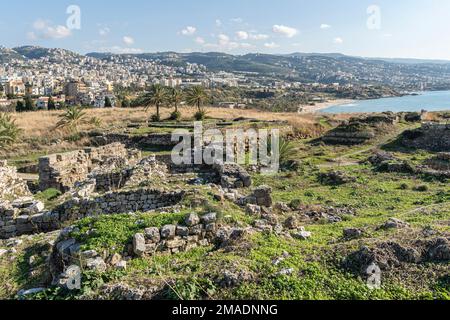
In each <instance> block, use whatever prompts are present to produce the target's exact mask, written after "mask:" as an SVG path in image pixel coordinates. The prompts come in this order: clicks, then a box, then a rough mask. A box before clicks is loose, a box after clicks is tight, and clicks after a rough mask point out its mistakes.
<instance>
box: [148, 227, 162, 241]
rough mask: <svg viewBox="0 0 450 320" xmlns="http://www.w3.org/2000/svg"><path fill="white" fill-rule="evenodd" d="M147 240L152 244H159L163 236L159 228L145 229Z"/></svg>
mask: <svg viewBox="0 0 450 320" xmlns="http://www.w3.org/2000/svg"><path fill="white" fill-rule="evenodd" d="M144 232H145V238H146V239H148V240H150V241H151V242H159V241H160V240H161V234H160V232H159V229H158V228H155V227H153V228H147V229H145V231H144Z"/></svg>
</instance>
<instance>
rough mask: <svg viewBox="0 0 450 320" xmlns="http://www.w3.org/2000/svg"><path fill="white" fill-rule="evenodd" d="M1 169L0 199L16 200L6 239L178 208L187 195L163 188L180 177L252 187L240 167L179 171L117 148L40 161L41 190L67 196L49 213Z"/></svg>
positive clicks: (1, 206) (2, 232)
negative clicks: (77, 223)
mask: <svg viewBox="0 0 450 320" xmlns="http://www.w3.org/2000/svg"><path fill="white" fill-rule="evenodd" d="M1 164H2V166H1V167H0V185H4V188H2V197H1V198H0V200H1V199H3V198H7V197H8V196H9V197H10V199H5V201H2V202H0V238H11V237H15V236H20V235H23V234H32V233H40V232H49V231H53V230H56V229H59V228H61V226H62V225H63V224H64V223H65V222H68V221H74V220H78V219H82V218H85V217H90V216H98V215H102V214H121V213H127V212H138V211H141V212H148V211H154V210H159V209H163V208H168V207H173V206H175V205H177V204H178V203H180V202H181V201H182V200H183V198H184V195H185V192H184V191H183V190H172V191H167V190H162V189H160V188H159V187H160V186H161V185H164V184H165V181H166V180H167V179H168V178H169V177H171V175H172V174H175V175H177V174H179V173H180V172H181V173H183V174H184V173H191V172H192V173H204V174H207V175H208V177H209V180H207V181H206V180H205V181H204V183H206V182H212V183H215V184H217V185H218V186H219V187H220V188H224V189H222V190H226V192H232V190H233V189H237V188H244V187H250V186H251V184H252V181H251V178H250V175H249V174H248V173H247V172H246V171H245V170H244V169H243V168H242V167H240V166H238V165H232V164H221V163H217V164H215V165H213V166H208V165H202V166H196V165H181V166H175V165H173V164H171V161H170V158H168V157H164V156H163V157H155V156H149V157H146V158H143V159H141V153H140V152H139V151H137V150H133V149H131V150H130V149H127V148H126V147H125V146H124V145H123V144H120V143H113V144H111V145H106V146H102V147H98V148H87V149H84V150H80V151H74V152H68V153H64V154H56V155H50V156H47V157H42V158H40V159H39V177H40V188H41V190H42V191H45V190H47V189H48V188H55V189H58V190H60V191H61V192H63V193H64V195H63V196H61V198H60V199H61V201H63V202H62V203H59V204H58V205H56V207H54V208H53V209H52V210H51V211H48V210H47V211H46V210H45V206H44V204H43V203H42V202H40V201H37V200H34V199H33V197H31V193H30V192H29V190H28V188H27V186H26V183H25V182H23V181H22V180H20V179H18V177H17V173H16V171H15V168H11V167H7V166H6V163H5V162H2V163H1ZM155 186H158V188H155ZM25 196H26V197H25ZM12 200H14V201H12ZM265 205H268V204H267V201H266V202H265Z"/></svg>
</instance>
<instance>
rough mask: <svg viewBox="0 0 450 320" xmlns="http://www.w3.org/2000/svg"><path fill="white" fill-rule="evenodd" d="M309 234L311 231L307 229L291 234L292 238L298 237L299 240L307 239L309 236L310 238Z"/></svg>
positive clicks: (310, 234)
mask: <svg viewBox="0 0 450 320" xmlns="http://www.w3.org/2000/svg"><path fill="white" fill-rule="evenodd" d="M311 236H312V233H311V232H309V231H304V230H301V231H298V232H295V233H294V234H293V237H294V238H296V239H300V240H308V239H309V238H311Z"/></svg>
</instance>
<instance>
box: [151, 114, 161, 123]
mask: <svg viewBox="0 0 450 320" xmlns="http://www.w3.org/2000/svg"><path fill="white" fill-rule="evenodd" d="M150 121H151V122H161V116H160V115H159V114H152V116H151V117H150Z"/></svg>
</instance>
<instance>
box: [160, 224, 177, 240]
mask: <svg viewBox="0 0 450 320" xmlns="http://www.w3.org/2000/svg"><path fill="white" fill-rule="evenodd" d="M176 228H177V227H176V226H174V225H171V224H170V225H166V226H164V227H162V228H161V238H163V239H173V238H175V234H176Z"/></svg>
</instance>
